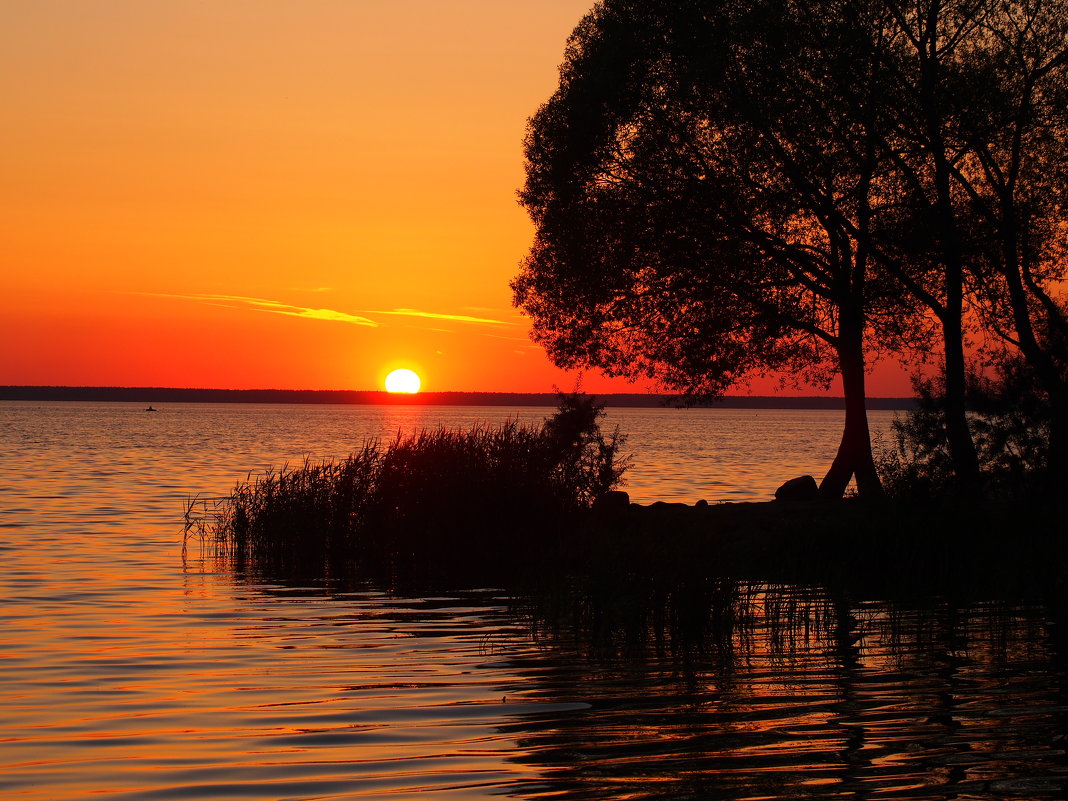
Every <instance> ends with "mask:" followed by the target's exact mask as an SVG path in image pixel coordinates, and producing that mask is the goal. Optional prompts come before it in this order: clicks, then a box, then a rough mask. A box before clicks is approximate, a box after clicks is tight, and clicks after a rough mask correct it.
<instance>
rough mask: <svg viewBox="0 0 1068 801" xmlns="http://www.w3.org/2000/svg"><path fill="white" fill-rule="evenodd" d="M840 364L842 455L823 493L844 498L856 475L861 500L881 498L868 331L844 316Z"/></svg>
mask: <svg viewBox="0 0 1068 801" xmlns="http://www.w3.org/2000/svg"><path fill="white" fill-rule="evenodd" d="M838 365H839V369H840V370H841V373H842V393H843V394H844V395H845V407H846V409H845V427H844V428H843V429H842V440H841V442H840V443H839V445H838V453H837V454H836V455H835V457H834V461H833V462H832V463H831V467H830V469H829V470H828V471H827V475H825V476H824V477H823V481H822V482H820V494H821V495H822V496H823V497H824V498H827V499H829V500H837V499H839V498H841V497H842V495H843V494H845V491H846V487H848V486H849V479H851V478H852V477H853V476H854V475H855V476H856V477H857V493H858V494H859V495H860V497H862V498H878V497H881V496H882V494H883V487H882V483H881V482H880V481H879V474H878V472H877V471H876V470H875V460H874V459H873V458H872V454H871V432H870V430H869V429H868V410H867V404H866V399H867V396H866V393H865V389H864V331H863V328H862V326H860V325H857V324H856V323H851V322H849V321H847V320H846V316H845V315H844V314H843V317H842V320H841V324H840V328H839V339H838Z"/></svg>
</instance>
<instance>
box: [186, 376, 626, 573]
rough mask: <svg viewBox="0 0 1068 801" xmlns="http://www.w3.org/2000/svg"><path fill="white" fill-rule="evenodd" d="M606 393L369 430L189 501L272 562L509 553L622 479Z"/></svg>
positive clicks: (249, 551)
mask: <svg viewBox="0 0 1068 801" xmlns="http://www.w3.org/2000/svg"><path fill="white" fill-rule="evenodd" d="M603 414H604V410H603V405H602V404H599V403H597V402H595V401H594V399H592V398H590V397H589V396H586V395H582V394H581V393H571V394H566V395H561V398H560V406H559V408H558V409H557V411H556V413H555V414H553V415H552V416H551V417H549V418H548V419H547V420H545V421H544V423H543V424H542V425H540V426H539V425H526V424H520V423H519V422H518V421H510V422H508V423H505V424H504V425H501V426H498V427H492V426H487V425H484V424H476V425H474V426H472V427H471V428H468V429H461V430H450V429H446V428H438V429H436V430H423V431H418V432H415V433H410V434H398V435H397V436H396V437H395V438H394V439H393V440H391V441H389V442H388V443H386V444H384V445H383V444H382V443H381V442H380V441H378V440H373V441H370V442H366V443H364V444H363V446H362V447H361V448H360V449H359V450H357V451H355V452H354V453H352V454H351V455H350V456H348V457H347V458H345V459H342V460H335V461H324V462H312V461H309V460H305V462H304V463H303V464H302V465H300V466H298V467H295V468H290V467H288V466H284V467H283V468H282V469H280V470H270V471H268V472H266V473H264V474H263V475H261V476H258V477H255V478H249V479H247V480H246V481H244V482H241V483H239V484H238V485H237V486H236V487H235V488H234V490H233V491H232V492H231V494H230V496H229V497H228V498H225V499H223V500H221V501H218V502H214V503H207V504H205V503H200V504H197V505H191V507H190V509H189V511H188V512H187V514H186V525H187V531H188V530H193V531H197V532H199V533H200V534H201V535H202V536H205V537H207V538H208V539H210V540H212V541H213V542H214V543H215V545H216V546H217V547H218V548H219V549H220V551H221V552H222V553H224V554H226V555H228V556H230V557H232V558H233V559H235V560H237V561H239V562H247V563H251V564H256V565H258V566H260V567H267V568H282V569H284V568H292V567H296V566H299V565H301V564H305V565H311V564H322V563H324V562H326V563H335V562H337V561H338V560H342V561H344V560H354V561H359V562H371V563H373V562H377V563H378V564H387V565H388V564H395V563H397V562H398V561H399V560H406V561H410V560H418V561H421V562H424V563H429V564H446V563H452V562H463V563H465V564H470V563H473V562H478V561H485V560H488V559H493V560H501V559H516V558H521V557H523V556H525V555H528V554H529V553H530V552H531V551H532V550H535V549H537V550H540V551H543V552H544V551H545V550H546V549H549V548H552V547H553V543H554V541H556V540H557V539H558V537H559V536H561V535H559V534H558V532H562V531H563V530H564V529H565V528H566V526H565V523H566V521H568V520H570V519H572V518H573V516H574V515H575V514H576V513H578V512H580V511H581V510H584V509H588V508H589V507H590V506H591V505H592V504H593V502H594V501H595V500H596V499H597V498H598V497H600V496H602V495H604V494H605V493H606V492H608V491H609V490H611V489H613V488H615V487H616V486H618V484H619V483H620V482H621V480H622V476H623V472H624V470H625V469H626V466H627V460H626V459H625V458H622V456H621V454H620V448H621V446H622V444H623V441H624V438H623V436H622V435H621V434H620V433H619V431H618V429H617V430H616V431H614V432H612V433H610V434H607V435H606V434H605V433H603V432H602V431H601V427H600V419H601V418H602V416H603Z"/></svg>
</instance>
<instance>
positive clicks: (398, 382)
mask: <svg viewBox="0 0 1068 801" xmlns="http://www.w3.org/2000/svg"><path fill="white" fill-rule="evenodd" d="M421 385H422V382H421V381H420V380H419V376H418V375H416V374H415V373H414V372H412V371H411V370H407V369H404V368H401V369H400V370H394V371H393V372H392V373H390V374H389V375H387V376H386V392H407V393H415V392H418V391H419V387H420V386H421Z"/></svg>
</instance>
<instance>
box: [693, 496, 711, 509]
mask: <svg viewBox="0 0 1068 801" xmlns="http://www.w3.org/2000/svg"><path fill="white" fill-rule="evenodd" d="M694 506H696V507H697V508H699V509H704V508H705V507H706V506H708V501H706V500H705V499H704V498H702V499H701V500H699V501H698V502H697V503H695V504H694Z"/></svg>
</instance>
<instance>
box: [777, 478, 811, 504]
mask: <svg viewBox="0 0 1068 801" xmlns="http://www.w3.org/2000/svg"><path fill="white" fill-rule="evenodd" d="M819 497H820V488H819V487H818V486H817V485H816V479H814V478H813V477H812V476H798V477H797V478H791V479H790V480H789V481H787V482H786V483H785V484H783V485H782V486H781V487H779V488H778V489H777V490H775V500H777V501H815V500H819Z"/></svg>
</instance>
